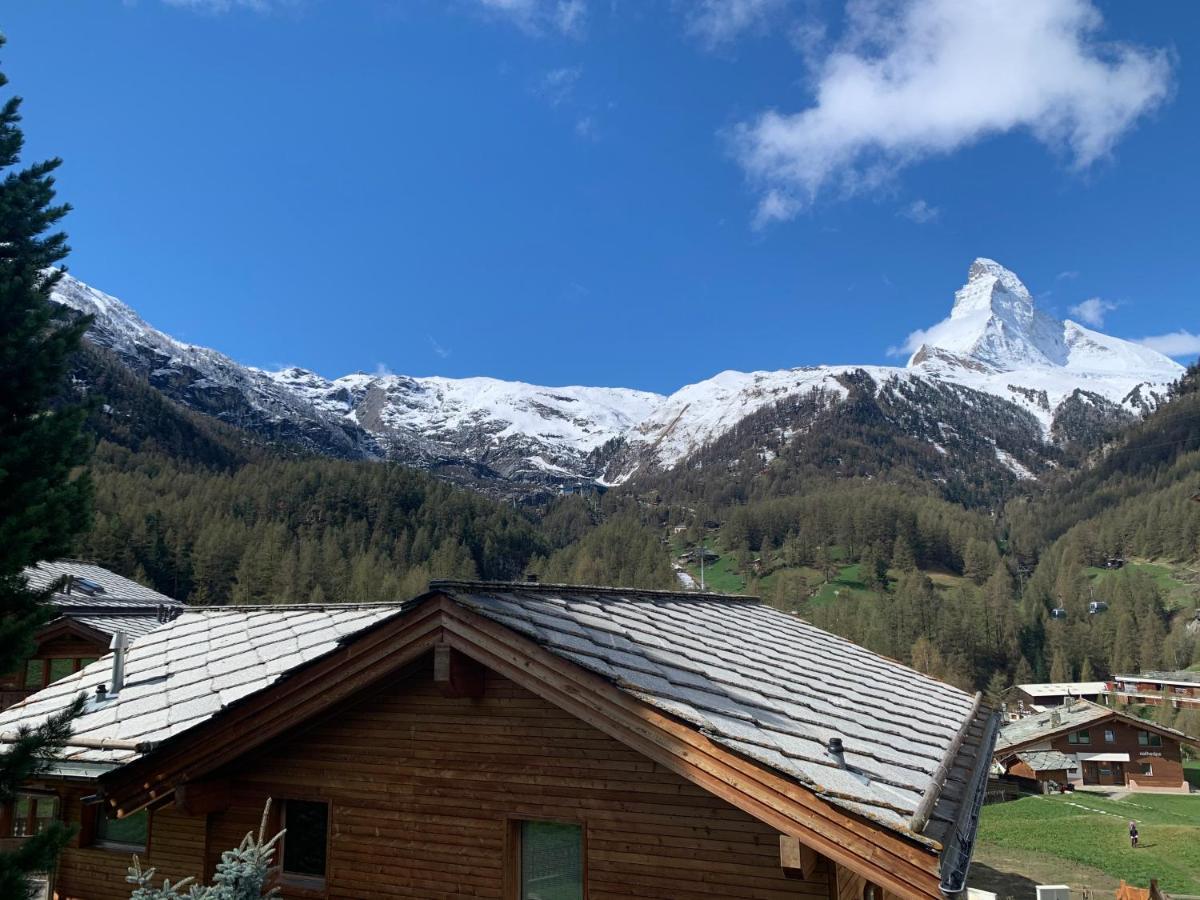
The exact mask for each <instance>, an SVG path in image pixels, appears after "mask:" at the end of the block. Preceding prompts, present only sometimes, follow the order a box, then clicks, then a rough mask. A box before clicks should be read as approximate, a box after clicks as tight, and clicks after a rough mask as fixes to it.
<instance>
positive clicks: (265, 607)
mask: <svg viewBox="0 0 1200 900" xmlns="http://www.w3.org/2000/svg"><path fill="white" fill-rule="evenodd" d="M411 603H412V600H383V601H379V602H375V603H243V604H237V605H228V606H185V607H184V614H187V613H191V612H202V613H217V612H294V611H296V610H303V611H305V612H317V611H321V612H324V611H333V610H341V609H399V608H401V607H404V606H408V605H410V604H411Z"/></svg>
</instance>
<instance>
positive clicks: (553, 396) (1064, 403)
mask: <svg viewBox="0 0 1200 900" xmlns="http://www.w3.org/2000/svg"><path fill="white" fill-rule="evenodd" d="M56 299H57V300H58V302H61V303H64V304H66V305H67V306H70V307H72V308H74V309H76V310H79V311H80V312H83V313H88V314H91V315H93V316H94V317H95V322H94V324H93V327H92V329H91V331H90V332H89V338H90V340H92V341H93V342H94V343H95V344H97V345H99V346H101V347H103V348H105V349H107V350H108V351H110V352H111V353H113V354H115V355H116V356H117V357H118V358H120V359H121V360H122V362H123V363H124V364H125V365H126V366H128V367H129V368H130V369H132V370H133V371H135V372H136V373H138V374H141V375H143V376H144V377H146V378H147V380H149V382H150V383H151V384H152V385H153V386H155V387H156V388H158V389H159V390H161V391H162V392H163V393H165V394H166V395H167V396H168V397H170V398H171V399H173V400H176V401H178V402H180V403H183V404H184V405H186V406H189V407H191V408H192V409H195V410H198V411H200V412H204V413H207V414H209V415H212V416H214V417H216V418H218V419H220V420H222V421H224V422H226V423H229V424H232V425H237V426H240V427H243V428H246V429H247V430H249V431H250V432H252V433H254V434H256V435H258V436H260V437H262V438H265V439H266V440H269V441H276V442H280V443H284V444H289V445H294V446H297V447H300V448H302V449H305V450H309V451H314V452H319V453H322V454H326V455H330V456H335V457H341V458H349V459H361V458H365V459H392V460H398V461H402V462H404V463H406V464H409V465H413V466H417V467H420V468H424V469H427V470H430V471H432V472H434V473H436V474H438V475H439V476H441V477H444V478H447V479H449V480H452V481H457V482H459V483H463V484H468V485H471V486H473V487H477V488H483V489H485V490H487V491H488V492H490V493H495V494H502V495H512V496H516V495H521V496H525V497H528V496H531V495H535V496H536V495H539V494H540V495H543V496H544V495H545V494H546V493H547V492H555V491H557V490H558V489H559V487H560V486H561V485H564V484H571V483H577V482H580V481H592V480H595V481H598V482H600V483H601V484H607V485H614V484H621V483H624V482H626V481H629V480H630V479H631V478H637V479H644V478H646V477H648V476H652V475H654V474H655V473H662V472H666V471H669V470H671V469H673V468H676V467H678V466H679V465H680V464H681V463H684V462H686V461H688V460H694V459H698V458H699V455H700V454H701V452H702V451H704V452H705V455H706V456H707V457H709V458H710V460H711V459H712V456H713V453H712V451H713V450H714V449H715V448H719V447H721V446H732V445H736V448H737V452H738V453H739V454H740V453H742V452H744V451H745V450H746V449H747V448H748V446H749V445H748V444H747V443H746V441H745V440H743V438H744V437H745V436H746V434H748V433H749V434H751V435H752V434H753V433H754V431H755V429H756V428H758V427H759V426H760V425H761V424H762V423H761V422H758V420H753V419H752V418H751V417H754V416H755V415H756V414H758V413H760V412H761V411H764V410H772V412H769V413H766V414H764V415H763V416H759V417H758V419H765V420H770V421H771V422H772V423H773V425H772V428H773V431H772V433H771V435H770V436H769V439H764V440H762V441H761V442H760V443H759V445H757V446H756V447H754V448H753V449H755V450H756V451H757V452H758V453H759V454H760V455H761V456H762V457H763V458H764V459H766V458H768V457H774V456H777V455H779V453H780V451H781V450H782V449H784V448H786V447H787V446H789V445H790V444H791V443H793V442H801V443H802V442H804V441H807V440H811V435H812V434H814V433H815V432H816V431H819V430H820V428H821V423H820V418H821V416H822V415H826V414H827V413H828V411H829V410H830V409H832V408H834V407H836V406H837V405H838V404H840V403H845V402H846V401H847V400H848V399H849V398H850V397H851V385H854V386H855V390H856V391H857V392H858V393H857V395H856V396H858V398H859V400H861V399H862V392H863V391H874V392H875V399H876V401H877V404H876V405H882V407H884V408H886V409H887V410H888V415H887V416H886V418H887V420H888V425H887V427H889V428H892V429H895V430H897V433H898V435H902V436H903V437H905V438H907V439H909V440H912V441H918V442H922V443H924V444H925V445H926V447H927V448H929V450H930V452H933V453H937V454H940V455H941V456H943V457H945V460H944V465H943V466H937V467H934V468H946V469H948V470H952V469H953V467H954V466H955V465H960V464H962V463H964V462H965V461H966V457H963V456H961V454H963V453H972V454H975V455H978V450H979V448H978V447H977V446H975V445H976V444H977V443H978V438H979V436H980V435H987V434H989V433H990V430H991V429H990V425H991V424H995V423H997V422H999V421H1005V422H1008V421H1020V422H1022V423H1023V424H1022V425H1021V427H1020V429H1019V430H1020V431H1021V436H1020V438H1019V439H1012V434H1011V432H1010V431H1005V434H1006V435H1007V438H1006V439H1007V440H1008V445H1006V446H1001V444H1000V443H999V442H998V441H997V440H996V439H995V436H994V435H993V436H992V438H993V439H992V441H991V447H992V448H993V449H992V455H993V456H994V457H995V459H996V460H997V461H998V465H999V467H1000V468H1001V469H1002V470H1004V472H1005V473H1007V474H1006V475H1005V477H1006V478H1008V479H1009V480H1014V479H1018V478H1026V477H1030V476H1032V475H1036V474H1038V473H1040V472H1042V471H1045V470H1046V469H1047V468H1048V467H1050V466H1052V465H1054V464H1055V459H1056V450H1055V446H1056V445H1070V444H1083V445H1088V446H1090V445H1092V444H1094V443H1095V442H1096V441H1097V440H1100V439H1102V438H1103V437H1104V436H1105V435H1108V434H1111V432H1112V430H1113V429H1114V428H1116V427H1119V426H1121V425H1123V424H1127V423H1128V422H1129V421H1132V420H1133V419H1134V417H1136V416H1140V415H1144V414H1145V413H1147V412H1149V411H1150V410H1152V409H1153V408H1154V407H1155V406H1156V405H1157V403H1158V402H1159V400H1160V399H1161V397H1162V396H1163V395H1164V392H1165V390H1166V387H1167V385H1168V384H1170V383H1171V382H1172V381H1173V380H1174V379H1175V378H1177V377H1178V376H1179V374H1180V373H1181V372H1182V368H1181V367H1180V366H1178V365H1176V364H1175V363H1174V362H1172V361H1171V360H1169V359H1167V358H1166V357H1164V356H1161V355H1160V354H1158V353H1155V352H1154V351H1151V350H1148V349H1147V348H1144V347H1140V346H1138V345H1136V344H1132V343H1130V342H1128V341H1122V340H1120V339H1117V338H1113V337H1109V336H1107V335H1103V334H1100V333H1098V332H1095V331H1092V330H1090V329H1087V328H1084V327H1083V326H1080V325H1078V324H1076V323H1074V322H1070V321H1066V322H1060V321H1058V320H1057V319H1054V318H1053V317H1051V316H1049V315H1048V314H1046V313H1044V312H1042V311H1040V310H1037V309H1036V308H1035V306H1034V302H1033V298H1032V296H1031V295H1030V293H1029V291H1028V290H1027V289H1026V288H1025V286H1024V285H1023V284H1022V283H1021V281H1020V279H1018V278H1017V276H1016V275H1015V274H1013V273H1012V272H1011V271H1009V270H1008V269H1005V268H1004V267H1003V266H1001V265H999V264H998V263H996V262H994V261H991V260H986V259H978V260H976V261H975V262H974V263H972V265H971V267H970V270H969V272H968V278H967V283H966V284H965V285H964V286H963V287H962V288H960V289H959V291H958V292H957V293H956V294H955V302H954V306H953V309H952V310H951V314H950V316H949V317H948V318H947V319H946V320H945V321H943V322H941V323H939V324H937V325H935V326H933V327H932V328H930V329H928V330H926V331H924V332H921V335H922V337H923V343H922V345H921V346H920V347H919V348H918V350H917V351H916V352H915V353H914V354H913V356H912V358H911V359H910V360H909V362H908V365H907V366H906V367H903V368H901V367H889V366H819V367H807V368H797V369H787V370H781V371H776V372H749V373H744V372H722V373H720V374H719V375H716V376H714V377H713V378H711V379H708V380H706V381H702V382H699V383H697V384H693V385H688V386H685V387H683V388H681V389H680V390H678V391H676V392H674V393H673V394H671V395H670V396H666V397H664V396H662V395H659V394H654V393H650V392H646V391H636V390H630V389H625V388H595V387H561V388H551V387H540V386H536V385H529V384H523V383H520V382H504V381H499V380H496V379H491V378H462V379H451V378H440V377H426V378H412V377H408V376H403V375H390V374H378V375H368V374H364V373H356V374H352V375H346V376H343V377H341V378H337V379H333V380H330V379H326V378H324V377H322V376H320V375H318V374H316V373H314V372H311V371H308V370H305V369H300V368H289V369H284V370H281V371H277V372H268V371H264V370H261V369H257V368H254V367H251V366H244V365H241V364H239V363H237V362H235V361H234V360H232V359H230V358H229V357H227V356H225V355H224V354H221V353H219V352H218V351H215V350H211V349H208V348H205V347H198V346H195V345H191V344H185V343H182V342H180V341H177V340H175V339H174V338H172V337H170V336H169V335H166V334H164V333H162V332H160V331H157V330H156V329H154V328H152V327H151V326H150V325H149V324H147V323H146V322H145V321H144V320H142V319H141V318H140V317H139V316H138V315H137V314H136V313H135V312H134V311H133V310H132V309H130V308H129V307H128V306H126V305H124V304H123V303H121V302H120V301H119V300H117V299H116V298H114V297H111V296H109V295H107V294H103V293H102V292H100V291H97V290H95V289H94V288H91V287H89V286H88V285H86V284H84V283H82V282H80V281H77V280H75V279H73V278H70V277H67V278H64V279H63V280H62V283H61V284H60V286H59V288H58V290H57V292H56ZM805 398H819V402H815V403H809V402H806V399H805ZM997 403H999V404H1000V405H999V406H998V405H997ZM868 406H871V404H868ZM851 408H853V409H859V408H863V407H862V404H861V403H856V404H853V405H852V407H851ZM933 411H936V416H935V417H934V419H931V418H930V415H931V412H933ZM871 415H872V416H874V415H875V414H874V413H871ZM876 418H877V417H876ZM755 422H757V424H754V423H755ZM1005 427H1006V428H1007V426H1005ZM969 434H971V435H972V436H971V437H970V439H967V438H966V436H967V435H969ZM985 442H986V441H985ZM731 462H732V458H727V459H725V463H727V464H728V463H731ZM935 477H936V476H935Z"/></svg>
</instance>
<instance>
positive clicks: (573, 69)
mask: <svg viewBox="0 0 1200 900" xmlns="http://www.w3.org/2000/svg"><path fill="white" fill-rule="evenodd" d="M581 75H583V68H582V67H581V66H564V67H562V68H560V69H551V70H550V71H549V72H547V73H546V74H545V75H543V76H542V77H541V78H540V79H539V80H538V83H537V85H536V86H535V87H534V89H533V92H534V93H535V94H537V95H538V96H539V97H541V98H542V99H544V100H545V101H546V102H547V103H549V104H550V105H551V106H555V107H557V106H561V105H562V104H563V103H565V102H566V101H567V100H569V99H570V98H571V95H572V94H573V93H574V92H575V85H576V84H578V83H579V78H580V76H581Z"/></svg>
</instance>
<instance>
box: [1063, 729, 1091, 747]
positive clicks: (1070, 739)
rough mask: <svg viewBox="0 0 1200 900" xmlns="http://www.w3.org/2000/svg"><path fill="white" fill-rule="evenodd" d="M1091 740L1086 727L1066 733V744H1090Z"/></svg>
mask: <svg viewBox="0 0 1200 900" xmlns="http://www.w3.org/2000/svg"><path fill="white" fill-rule="evenodd" d="M1091 742H1092V735H1091V733H1090V732H1089V731H1088V730H1087V729H1086V728H1085V729H1083V730H1082V731H1072V732H1071V733H1070V734H1069V735H1067V743H1068V744H1090V743H1091Z"/></svg>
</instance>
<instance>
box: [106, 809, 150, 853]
mask: <svg viewBox="0 0 1200 900" xmlns="http://www.w3.org/2000/svg"><path fill="white" fill-rule="evenodd" d="M149 830H150V815H149V813H147V812H146V811H145V810H144V809H143V810H142V811H141V812H137V813H134V814H133V815H132V816H126V817H125V818H123V819H116V818H113V817H111V816H110V815H109V814H108V811H107V810H105V809H102V810H100V812H99V813H98V814H97V816H96V840H97V841H101V842H103V843H106V844H126V845H128V846H130V847H145V846H146V835H147V834H148V833H149Z"/></svg>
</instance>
